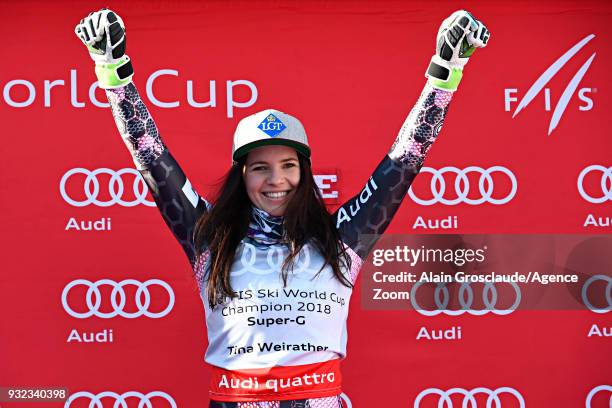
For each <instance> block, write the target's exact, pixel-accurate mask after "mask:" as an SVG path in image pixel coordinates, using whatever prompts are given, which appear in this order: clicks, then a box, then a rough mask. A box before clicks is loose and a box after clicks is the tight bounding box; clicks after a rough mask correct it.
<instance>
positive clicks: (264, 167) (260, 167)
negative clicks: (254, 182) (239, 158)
mask: <svg viewBox="0 0 612 408" xmlns="http://www.w3.org/2000/svg"><path fill="white" fill-rule="evenodd" d="M266 169H267V167H266V166H255V167H251V171H263V170H266Z"/></svg>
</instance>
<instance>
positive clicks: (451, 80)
mask: <svg viewBox="0 0 612 408" xmlns="http://www.w3.org/2000/svg"><path fill="white" fill-rule="evenodd" d="M425 76H426V77H427V78H429V83H430V84H431V85H432V86H433V87H434V88H438V89H443V90H445V91H451V92H454V91H456V90H457V87H458V86H459V82H461V78H462V77H463V70H462V69H461V68H456V67H453V68H451V67H450V66H449V64H448V63H447V62H446V61H444V60H442V59H441V58H439V57H438V56H437V55H434V56H433V57H432V59H431V62H430V63H429V68H427V72H426V73H425Z"/></svg>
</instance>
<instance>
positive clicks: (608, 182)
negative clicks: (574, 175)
mask: <svg viewBox="0 0 612 408" xmlns="http://www.w3.org/2000/svg"><path fill="white" fill-rule="evenodd" d="M592 171H601V181H600V186H601V191H602V192H603V195H602V196H601V197H591V196H590V195H589V194H588V193H587V192H586V191H584V185H583V182H584V178H585V177H586V176H587V174H589V173H590V172H592ZM578 192H579V193H580V196H581V197H582V198H584V199H585V200H586V201H588V202H589V203H593V204H601V203H603V202H605V201H612V167H605V166H601V165H599V164H593V165H591V166H588V167H586V168H585V169H584V170H582V171H581V172H580V175H579V176H578Z"/></svg>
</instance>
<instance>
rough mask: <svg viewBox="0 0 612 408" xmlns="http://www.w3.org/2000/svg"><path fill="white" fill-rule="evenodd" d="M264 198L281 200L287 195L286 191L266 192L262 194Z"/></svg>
mask: <svg viewBox="0 0 612 408" xmlns="http://www.w3.org/2000/svg"><path fill="white" fill-rule="evenodd" d="M262 194H263V195H264V196H266V197H267V198H273V199H278V198H283V197H285V196H286V195H287V194H289V192H288V191H273V192H272V191H270V192H266V193H262Z"/></svg>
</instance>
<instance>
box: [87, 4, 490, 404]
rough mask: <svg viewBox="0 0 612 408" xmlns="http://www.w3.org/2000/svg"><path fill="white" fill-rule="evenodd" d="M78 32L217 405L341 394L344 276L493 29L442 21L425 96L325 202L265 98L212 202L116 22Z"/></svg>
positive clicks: (457, 19)
mask: <svg viewBox="0 0 612 408" xmlns="http://www.w3.org/2000/svg"><path fill="white" fill-rule="evenodd" d="M76 33H77V35H78V36H79V38H81V40H82V41H83V42H84V43H85V44H86V45H87V47H88V49H89V52H90V56H91V57H92V59H93V60H94V61H95V62H96V74H97V75H98V80H99V83H100V86H101V87H103V88H104V89H106V93H107V96H108V99H109V102H110V106H111V109H112V111H113V115H114V117H115V122H116V123H117V125H118V127H119V131H120V133H121V136H122V137H123V139H124V141H125V143H126V145H127V147H128V150H129V151H130V153H131V154H132V157H133V159H134V163H135V165H136V167H137V168H138V169H139V170H140V173H141V174H142V176H143V178H144V179H145V181H146V183H147V185H148V186H149V189H150V191H151V193H152V195H153V198H154V199H155V202H156V204H157V207H158V209H159V211H160V213H161V215H162V217H163V218H164V221H165V222H166V224H167V225H168V226H169V227H170V229H171V230H172V233H173V234H174V236H175V237H176V239H177V240H178V242H179V243H180V244H181V246H182V247H183V250H184V251H185V253H186V255H187V257H188V258H189V261H190V263H191V265H192V266H193V269H194V271H195V277H196V280H197V282H198V285H199V288H200V294H201V297H202V301H203V303H204V306H205V309H206V327H207V333H208V349H207V351H206V361H207V362H208V363H209V364H211V366H212V370H211V383H210V394H209V395H210V398H211V405H210V406H211V407H213V408H219V407H221V408H298V407H303V408H338V407H342V400H341V398H340V395H341V391H342V388H341V374H340V360H341V359H342V358H344V357H345V355H346V341H347V331H346V321H347V317H348V309H349V301H350V297H351V293H352V288H353V285H354V284H355V281H356V279H357V276H358V273H359V269H360V267H361V264H362V262H363V260H364V259H366V258H367V256H368V254H369V252H370V251H371V249H372V247H373V245H374V243H375V242H376V240H377V239H378V238H379V237H380V235H381V234H383V233H384V231H385V230H386V228H387V227H388V225H389V223H390V222H391V220H392V218H393V216H394V214H395V213H396V212H397V210H398V208H399V206H400V204H401V202H402V199H403V198H404V197H405V195H406V193H407V191H408V189H409V187H410V185H411V183H412V181H413V179H414V177H415V176H416V175H417V174H418V173H419V171H420V169H421V167H422V166H423V162H424V160H425V156H426V154H427V152H428V151H429V148H430V147H431V145H432V144H433V142H434V141H435V140H436V138H437V136H438V132H439V131H440V129H441V128H442V123H443V122H444V118H445V116H446V113H447V111H448V107H449V104H450V101H451V98H452V95H453V92H454V91H455V90H456V89H457V86H458V84H459V81H460V80H461V76H462V72H463V67H464V65H465V64H466V62H467V60H468V58H469V56H470V55H472V52H473V51H474V47H482V46H484V45H485V44H486V42H487V41H488V38H489V34H488V31H487V30H486V28H485V27H484V25H482V23H480V22H479V21H477V20H476V19H474V17H473V16H472V15H471V14H469V13H468V12H466V11H458V12H455V13H454V14H453V15H451V16H450V17H449V18H448V19H447V20H445V21H444V22H443V24H442V26H441V28H440V31H439V33H438V41H437V49H436V54H435V55H434V57H433V58H432V61H431V63H430V66H429V69H428V71H427V77H428V81H427V83H426V85H425V88H424V89H423V92H422V94H421V97H420V98H419V99H418V101H417V103H416V105H415V107H414V108H413V110H412V111H411V112H410V115H409V116H408V118H407V119H406V121H405V122H404V125H403V126H402V128H401V129H400V131H399V133H398V135H397V138H396V139H395V142H394V143H393V145H392V147H391V149H390V150H389V152H388V153H387V154H386V155H384V157H383V158H382V160H381V161H380V164H379V165H378V166H377V167H376V169H375V170H374V172H373V174H372V176H371V177H370V178H369V179H368V181H367V183H366V184H365V187H364V189H363V190H362V191H361V192H360V193H359V194H357V195H356V196H354V197H353V198H351V199H350V200H348V201H347V202H346V203H344V204H343V205H342V206H341V207H340V208H339V209H338V211H337V212H336V213H334V214H330V213H329V212H328V211H327V208H326V207H325V205H324V203H323V200H322V198H321V193H320V191H319V189H318V188H317V186H316V184H315V181H314V178H313V175H312V170H311V164H310V148H309V146H308V140H307V138H306V132H305V130H304V127H303V126H302V123H301V122H300V121H299V120H297V119H296V118H295V117H293V116H291V115H288V114H286V113H283V112H281V111H278V110H274V109H266V110H264V111H261V112H258V113H255V114H253V115H251V116H248V117H246V118H244V119H242V120H241V121H240V122H239V124H238V127H237V128H236V132H235V134H234V145H233V148H232V159H233V164H232V166H231V168H230V169H229V171H228V173H227V175H226V178H225V181H224V183H223V185H222V187H221V189H220V191H219V193H218V196H217V197H215V198H213V199H212V200H211V202H208V201H206V200H205V199H203V198H202V197H200V196H199V195H198V194H197V193H196V192H195V191H194V190H193V188H192V187H191V183H190V182H189V180H188V179H187V177H186V176H185V174H184V173H183V171H182V170H181V167H180V166H179V165H178V163H177V162H176V161H175V159H174V158H173V157H172V155H171V154H170V152H169V151H168V149H167V148H166V146H165V144H164V143H163V142H162V139H161V137H160V135H159V132H158V130H157V127H156V125H155V122H154V121H153V119H152V118H151V116H150V114H149V111H148V110H147V108H146V106H145V105H144V103H143V101H142V100H141V98H140V95H139V94H138V91H137V90H136V87H135V86H134V84H133V83H132V81H131V79H132V75H133V72H134V71H133V68H132V63H131V61H130V59H129V58H128V57H127V56H126V55H125V30H124V26H123V21H121V19H120V18H119V17H118V16H117V15H116V14H115V13H113V12H111V11H110V10H101V11H99V12H96V13H92V14H90V15H89V16H88V17H87V18H86V19H84V20H82V21H81V23H80V24H78V25H77V28H76Z"/></svg>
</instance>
